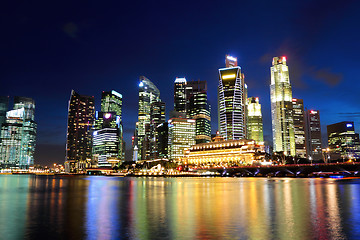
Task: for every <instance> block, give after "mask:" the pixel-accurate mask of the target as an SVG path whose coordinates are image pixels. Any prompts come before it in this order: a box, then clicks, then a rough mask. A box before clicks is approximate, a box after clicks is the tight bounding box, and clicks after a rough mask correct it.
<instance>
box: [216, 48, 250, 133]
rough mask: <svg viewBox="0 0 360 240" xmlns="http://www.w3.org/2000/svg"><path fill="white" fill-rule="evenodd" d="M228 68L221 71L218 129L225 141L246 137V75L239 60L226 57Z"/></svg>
mask: <svg viewBox="0 0 360 240" xmlns="http://www.w3.org/2000/svg"><path fill="white" fill-rule="evenodd" d="M225 62H226V68H221V69H219V78H220V79H219V87H218V124H219V125H218V127H219V132H220V135H221V136H222V137H224V139H225V140H236V139H243V138H245V137H246V119H245V117H246V116H245V111H246V109H245V108H246V106H245V105H246V99H245V97H246V96H245V91H246V87H245V83H244V75H243V74H242V73H241V68H240V67H239V66H237V59H236V58H234V57H232V56H229V55H226V58H225Z"/></svg>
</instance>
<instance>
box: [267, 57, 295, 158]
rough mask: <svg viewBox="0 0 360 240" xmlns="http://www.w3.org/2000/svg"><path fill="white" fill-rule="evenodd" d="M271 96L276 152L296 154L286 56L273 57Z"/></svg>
mask: <svg viewBox="0 0 360 240" xmlns="http://www.w3.org/2000/svg"><path fill="white" fill-rule="evenodd" d="M270 98H271V117H272V132H273V147H274V152H284V154H285V155H291V156H295V136H294V120H293V105H292V91H291V84H290V79H289V68H288V66H287V65H286V58H285V57H280V58H279V57H274V58H273V62H272V67H271V85H270Z"/></svg>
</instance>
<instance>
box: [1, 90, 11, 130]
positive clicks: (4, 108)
mask: <svg viewBox="0 0 360 240" xmlns="http://www.w3.org/2000/svg"><path fill="white" fill-rule="evenodd" d="M8 109H9V97H8V96H0V129H1V126H2V124H3V123H5V121H6V112H7V111H8Z"/></svg>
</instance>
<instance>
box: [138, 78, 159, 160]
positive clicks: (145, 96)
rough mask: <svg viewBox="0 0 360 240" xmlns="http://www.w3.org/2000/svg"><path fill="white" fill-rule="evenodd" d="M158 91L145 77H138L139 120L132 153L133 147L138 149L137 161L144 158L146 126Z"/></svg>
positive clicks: (157, 96)
mask: <svg viewBox="0 0 360 240" xmlns="http://www.w3.org/2000/svg"><path fill="white" fill-rule="evenodd" d="M159 101H161V100H160V91H159V89H158V88H157V87H156V86H155V85H154V84H153V83H152V82H151V81H150V80H149V79H147V78H146V77H144V76H141V77H140V83H139V118H138V122H137V123H136V124H137V132H136V134H135V139H134V145H133V151H134V148H135V146H136V147H137V149H138V152H137V157H138V158H137V159H138V160H141V159H143V158H144V157H145V156H144V150H142V149H143V144H144V140H145V129H146V124H148V125H149V124H150V113H151V104H152V103H154V102H159Z"/></svg>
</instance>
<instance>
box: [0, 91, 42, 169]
mask: <svg viewBox="0 0 360 240" xmlns="http://www.w3.org/2000/svg"><path fill="white" fill-rule="evenodd" d="M34 114H35V101H34V100H33V99H31V98H26V97H15V98H14V108H13V110H10V111H8V112H6V120H5V123H3V124H2V127H1V135H0V164H1V165H2V166H3V167H19V168H29V166H30V165H33V164H34V152H35V147H36V143H35V142H36V128H37V125H36V122H35V121H34V117H35V116H34Z"/></svg>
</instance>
